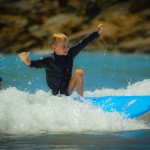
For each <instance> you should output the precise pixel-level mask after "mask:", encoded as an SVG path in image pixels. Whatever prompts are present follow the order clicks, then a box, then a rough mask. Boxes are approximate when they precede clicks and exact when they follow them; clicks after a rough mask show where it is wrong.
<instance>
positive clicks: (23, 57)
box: [19, 52, 31, 65]
mask: <svg viewBox="0 0 150 150" xmlns="http://www.w3.org/2000/svg"><path fill="white" fill-rule="evenodd" d="M29 54H30V52H22V53H20V54H19V57H20V59H21V60H22V61H23V62H24V63H25V64H26V65H30V64H31V60H30V59H28V56H29Z"/></svg>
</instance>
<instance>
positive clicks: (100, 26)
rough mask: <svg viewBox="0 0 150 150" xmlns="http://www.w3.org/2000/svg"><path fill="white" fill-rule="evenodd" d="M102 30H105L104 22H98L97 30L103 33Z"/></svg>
mask: <svg viewBox="0 0 150 150" xmlns="http://www.w3.org/2000/svg"><path fill="white" fill-rule="evenodd" d="M102 30H103V24H98V25H97V31H98V33H101V32H102Z"/></svg>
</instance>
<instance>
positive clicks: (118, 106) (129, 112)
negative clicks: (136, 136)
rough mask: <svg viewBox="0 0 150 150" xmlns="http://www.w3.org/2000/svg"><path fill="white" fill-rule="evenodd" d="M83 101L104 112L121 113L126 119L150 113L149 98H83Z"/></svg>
mask: <svg viewBox="0 0 150 150" xmlns="http://www.w3.org/2000/svg"><path fill="white" fill-rule="evenodd" d="M85 100H88V101H91V103H92V104H93V105H95V106H98V107H100V108H101V109H102V110H104V111H107V112H114V111H116V112H118V113H120V114H122V113H123V114H125V115H126V117H127V118H135V117H138V116H140V115H142V114H144V113H146V112H148V111H150V96H104V97H85Z"/></svg>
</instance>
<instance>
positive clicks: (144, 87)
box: [84, 79, 150, 97]
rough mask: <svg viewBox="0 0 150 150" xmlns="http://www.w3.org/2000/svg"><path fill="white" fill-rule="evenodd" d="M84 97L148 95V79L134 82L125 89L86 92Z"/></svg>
mask: <svg viewBox="0 0 150 150" xmlns="http://www.w3.org/2000/svg"><path fill="white" fill-rule="evenodd" d="M84 95H85V96H96V97H97V96H107V95H114V96H115V95H116V96H117V95H118V96H119V95H128V96H130V95H150V79H145V80H143V81H139V82H136V83H134V84H132V85H129V86H128V87H127V88H126V89H123V88H122V89H107V88H105V89H101V90H98V89H96V90H95V91H94V92H91V91H86V92H85V93H84Z"/></svg>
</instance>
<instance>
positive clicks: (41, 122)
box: [0, 80, 150, 134]
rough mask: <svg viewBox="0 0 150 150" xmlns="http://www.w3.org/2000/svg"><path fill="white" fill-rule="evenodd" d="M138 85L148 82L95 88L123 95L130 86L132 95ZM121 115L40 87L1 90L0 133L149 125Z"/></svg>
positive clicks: (50, 131)
mask: <svg viewBox="0 0 150 150" xmlns="http://www.w3.org/2000/svg"><path fill="white" fill-rule="evenodd" d="M139 85H141V87H143V88H144V85H145V86H148V85H150V81H149V80H148V81H146V80H145V81H143V82H140V83H136V84H134V85H130V86H129V87H128V88H127V89H118V90H114V89H103V90H97V91H98V92H99V93H101V94H103V95H107V94H108V93H109V94H110V95H113V93H114V91H115V92H116V93H114V95H115V94H116V95H117V93H118V94H119V92H120V95H122V94H124V93H125V91H126V93H128V89H132V90H131V91H132V93H130V94H135V90H136V89H137V86H138V87H140V86H139ZM135 87H136V88H135ZM133 89H134V90H133ZM144 89H145V88H144ZM144 89H143V90H144ZM105 90H107V91H109V92H105ZM147 92H148V93H149V91H147ZM87 93H88V94H89V92H88V91H86V92H85V95H86V94H87ZM141 93H142V92H141ZM148 93H147V94H148ZM92 95H93V96H96V95H97V93H96V92H93V93H90V96H92ZM123 117H124V116H122V115H119V114H118V113H117V112H111V113H110V112H104V111H102V110H101V108H98V107H95V106H93V105H92V104H91V103H89V102H87V103H86V102H79V101H75V100H73V98H72V97H66V96H64V97H56V96H53V95H51V93H49V92H45V91H42V90H39V91H37V92H36V93H34V94H30V93H28V92H25V91H19V90H17V89H16V88H13V87H11V88H8V89H6V90H3V91H1V92H0V132H2V133H9V134H25V133H26V134H28V133H41V132H44V133H47V132H48V133H52V132H85V131H110V132H111V131H124V130H135V129H147V128H149V127H148V126H147V125H146V124H145V123H144V122H142V121H139V120H137V119H127V120H125V119H123Z"/></svg>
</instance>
